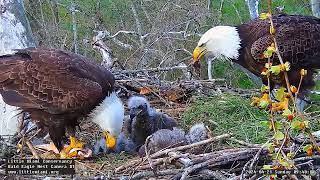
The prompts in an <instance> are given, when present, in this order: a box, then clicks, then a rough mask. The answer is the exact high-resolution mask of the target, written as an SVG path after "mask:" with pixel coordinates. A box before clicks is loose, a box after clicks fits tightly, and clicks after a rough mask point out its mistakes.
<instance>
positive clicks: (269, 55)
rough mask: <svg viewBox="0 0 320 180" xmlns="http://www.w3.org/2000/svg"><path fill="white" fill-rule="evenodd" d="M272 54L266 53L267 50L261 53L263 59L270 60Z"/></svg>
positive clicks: (270, 52)
mask: <svg viewBox="0 0 320 180" xmlns="http://www.w3.org/2000/svg"><path fill="white" fill-rule="evenodd" d="M272 54H273V52H272V51H268V50H265V51H264V52H263V56H264V57H265V58H271V56H272Z"/></svg>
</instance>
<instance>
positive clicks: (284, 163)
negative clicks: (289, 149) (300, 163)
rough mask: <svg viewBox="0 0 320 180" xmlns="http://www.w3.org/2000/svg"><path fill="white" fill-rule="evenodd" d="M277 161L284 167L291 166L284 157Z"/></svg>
mask: <svg viewBox="0 0 320 180" xmlns="http://www.w3.org/2000/svg"><path fill="white" fill-rule="evenodd" d="M279 163H280V164H281V165H282V166H283V167H286V168H289V167H291V165H290V163H289V162H288V161H286V160H285V159H280V160H279Z"/></svg>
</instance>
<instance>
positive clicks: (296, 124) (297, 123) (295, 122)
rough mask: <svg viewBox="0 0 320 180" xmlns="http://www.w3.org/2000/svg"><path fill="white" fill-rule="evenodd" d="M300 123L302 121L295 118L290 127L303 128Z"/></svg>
mask: <svg viewBox="0 0 320 180" xmlns="http://www.w3.org/2000/svg"><path fill="white" fill-rule="evenodd" d="M300 123H301V121H298V120H293V121H292V122H291V124H290V127H291V128H292V129H301V128H300Z"/></svg>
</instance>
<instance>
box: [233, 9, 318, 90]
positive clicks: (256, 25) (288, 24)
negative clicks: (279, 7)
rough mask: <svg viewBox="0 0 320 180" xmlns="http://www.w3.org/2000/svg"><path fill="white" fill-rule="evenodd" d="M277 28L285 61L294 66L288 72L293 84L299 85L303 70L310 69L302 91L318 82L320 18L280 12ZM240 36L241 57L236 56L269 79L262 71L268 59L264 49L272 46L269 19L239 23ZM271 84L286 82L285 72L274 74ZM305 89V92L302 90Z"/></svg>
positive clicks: (246, 66) (245, 65) (274, 58)
mask: <svg viewBox="0 0 320 180" xmlns="http://www.w3.org/2000/svg"><path fill="white" fill-rule="evenodd" d="M273 22H274V27H275V29H276V39H277V43H278V48H279V51H280V54H281V56H282V58H283V61H284V62H286V61H289V62H290V64H291V70H290V71H289V72H288V76H289V81H290V84H291V85H295V86H298V84H299V81H300V70H301V69H306V70H308V74H307V75H306V76H305V77H304V80H303V82H302V91H307V89H310V88H312V87H313V86H314V85H315V82H314V80H313V74H314V73H315V70H316V69H319V68H320V19H318V18H316V17H312V16H300V15H285V14H282V15H277V16H273ZM237 29H238V32H239V36H240V39H241V48H240V50H239V58H238V59H237V60H234V61H235V62H236V63H239V64H240V65H242V66H243V67H245V68H247V69H248V70H250V71H251V72H252V73H254V74H255V75H257V76H260V77H262V80H263V82H264V83H265V84H266V83H267V79H266V78H265V77H264V76H262V75H261V72H262V71H263V70H264V69H265V67H264V66H265V63H267V62H268V60H267V59H265V58H264V57H263V52H264V51H265V50H266V49H267V47H269V46H270V45H271V44H272V42H273V38H272V36H271V35H270V32H269V29H270V23H269V20H259V19H257V20H254V21H250V22H248V23H245V24H241V25H239V26H238V27H237ZM271 62H272V64H273V65H276V64H279V63H280V61H279V59H278V56H276V55H274V56H273V57H272V58H271ZM271 80H272V81H271V85H272V87H274V85H275V84H279V85H283V86H285V79H284V76H283V75H281V76H280V78H278V77H271ZM302 93H306V92H302Z"/></svg>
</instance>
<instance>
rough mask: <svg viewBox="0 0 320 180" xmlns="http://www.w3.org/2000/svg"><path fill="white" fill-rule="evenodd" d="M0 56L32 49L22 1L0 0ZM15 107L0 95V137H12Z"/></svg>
mask: <svg viewBox="0 0 320 180" xmlns="http://www.w3.org/2000/svg"><path fill="white" fill-rule="evenodd" d="M0 10H1V11H0V55H4V54H10V53H13V52H14V51H13V50H12V49H22V48H26V47H34V46H35V44H34V41H33V38H32V33H31V29H30V26H29V22H28V20H27V17H26V14H25V10H24V5H23V0H11V1H7V0H0ZM18 112H19V111H17V108H16V107H13V106H9V105H7V104H5V103H4V102H3V99H2V96H1V95H0V135H13V134H14V133H16V131H17V129H18V121H19V120H20V119H22V118H21V116H20V115H17V113H18Z"/></svg>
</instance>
